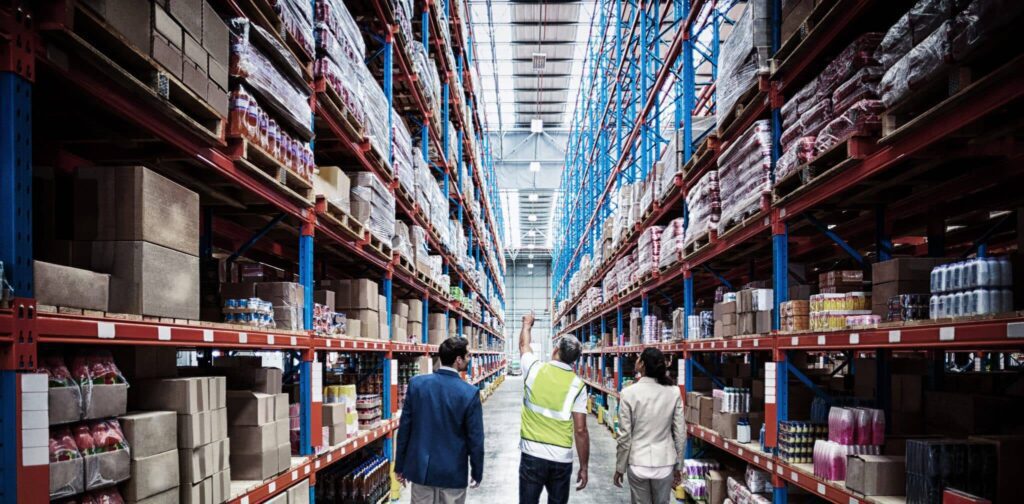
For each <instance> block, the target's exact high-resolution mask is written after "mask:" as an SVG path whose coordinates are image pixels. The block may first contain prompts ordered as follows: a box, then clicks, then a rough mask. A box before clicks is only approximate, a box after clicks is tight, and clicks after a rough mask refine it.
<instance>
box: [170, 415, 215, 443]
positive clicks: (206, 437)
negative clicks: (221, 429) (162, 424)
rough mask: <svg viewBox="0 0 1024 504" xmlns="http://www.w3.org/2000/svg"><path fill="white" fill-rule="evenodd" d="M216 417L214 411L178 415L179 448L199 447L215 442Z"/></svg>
mask: <svg viewBox="0 0 1024 504" xmlns="http://www.w3.org/2000/svg"><path fill="white" fill-rule="evenodd" d="M214 417H215V414H214V413H213V412H212V411H200V412H196V413H189V414H184V415H178V416H177V422H178V448H198V447H200V446H203V445H205V444H209V443H211V442H213V441H214V436H213V434H214V419H215V418H214Z"/></svg>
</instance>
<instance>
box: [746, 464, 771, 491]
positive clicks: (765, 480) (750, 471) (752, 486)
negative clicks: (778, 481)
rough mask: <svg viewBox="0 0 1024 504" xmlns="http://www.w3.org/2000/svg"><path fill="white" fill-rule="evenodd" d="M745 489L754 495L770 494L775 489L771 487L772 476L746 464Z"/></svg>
mask: <svg viewBox="0 0 1024 504" xmlns="http://www.w3.org/2000/svg"><path fill="white" fill-rule="evenodd" d="M745 476H746V478H745V479H746V481H747V488H748V489H749V490H750V491H751V492H754V493H772V492H773V491H774V490H775V488H774V487H773V486H772V475H771V473H768V472H766V471H762V470H760V469H758V468H757V467H755V466H753V465H751V464H747V471H746V474H745Z"/></svg>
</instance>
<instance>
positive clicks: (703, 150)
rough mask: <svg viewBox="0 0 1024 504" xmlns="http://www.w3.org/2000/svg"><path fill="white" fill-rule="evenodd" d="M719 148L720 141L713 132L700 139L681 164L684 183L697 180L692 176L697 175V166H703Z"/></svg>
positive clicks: (693, 182) (691, 183)
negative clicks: (685, 160)
mask: <svg viewBox="0 0 1024 504" xmlns="http://www.w3.org/2000/svg"><path fill="white" fill-rule="evenodd" d="M721 149H722V143H721V142H720V141H719V140H718V135H716V134H714V133H711V134H708V136H706V137H704V140H701V142H700V144H698V145H697V148H696V149H695V150H694V151H693V155H692V156H691V157H690V160H689V161H687V162H686V164H684V165H683V169H682V173H683V181H684V182H686V183H687V184H686V185H693V184H695V183H696V182H697V181H696V180H694V177H696V176H697V175H698V174H697V170H698V168H700V167H702V166H704V165H705V164H706V163H707V162H708V160H710V159H711V158H712V157H713V156H714V155H715V154H716V153H717V152H719V151H720V150H721Z"/></svg>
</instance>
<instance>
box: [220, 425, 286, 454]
mask: <svg viewBox="0 0 1024 504" xmlns="http://www.w3.org/2000/svg"><path fill="white" fill-rule="evenodd" d="M228 439H230V440H231V452H232V453H238V454H246V453H260V452H265V451H268V450H272V449H275V448H277V445H279V444H280V443H281V441H280V440H279V439H278V437H277V422H271V423H267V424H263V425H234V426H230V427H228Z"/></svg>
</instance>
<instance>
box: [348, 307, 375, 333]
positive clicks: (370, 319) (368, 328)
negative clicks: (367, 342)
mask: <svg viewBox="0 0 1024 504" xmlns="http://www.w3.org/2000/svg"><path fill="white" fill-rule="evenodd" d="M352 320H358V321H359V327H360V328H361V329H360V331H362V337H363V338H368V339H380V336H381V333H380V315H379V314H378V313H377V311H376V310H354V311H349V312H348V321H349V322H351V321H352Z"/></svg>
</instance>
